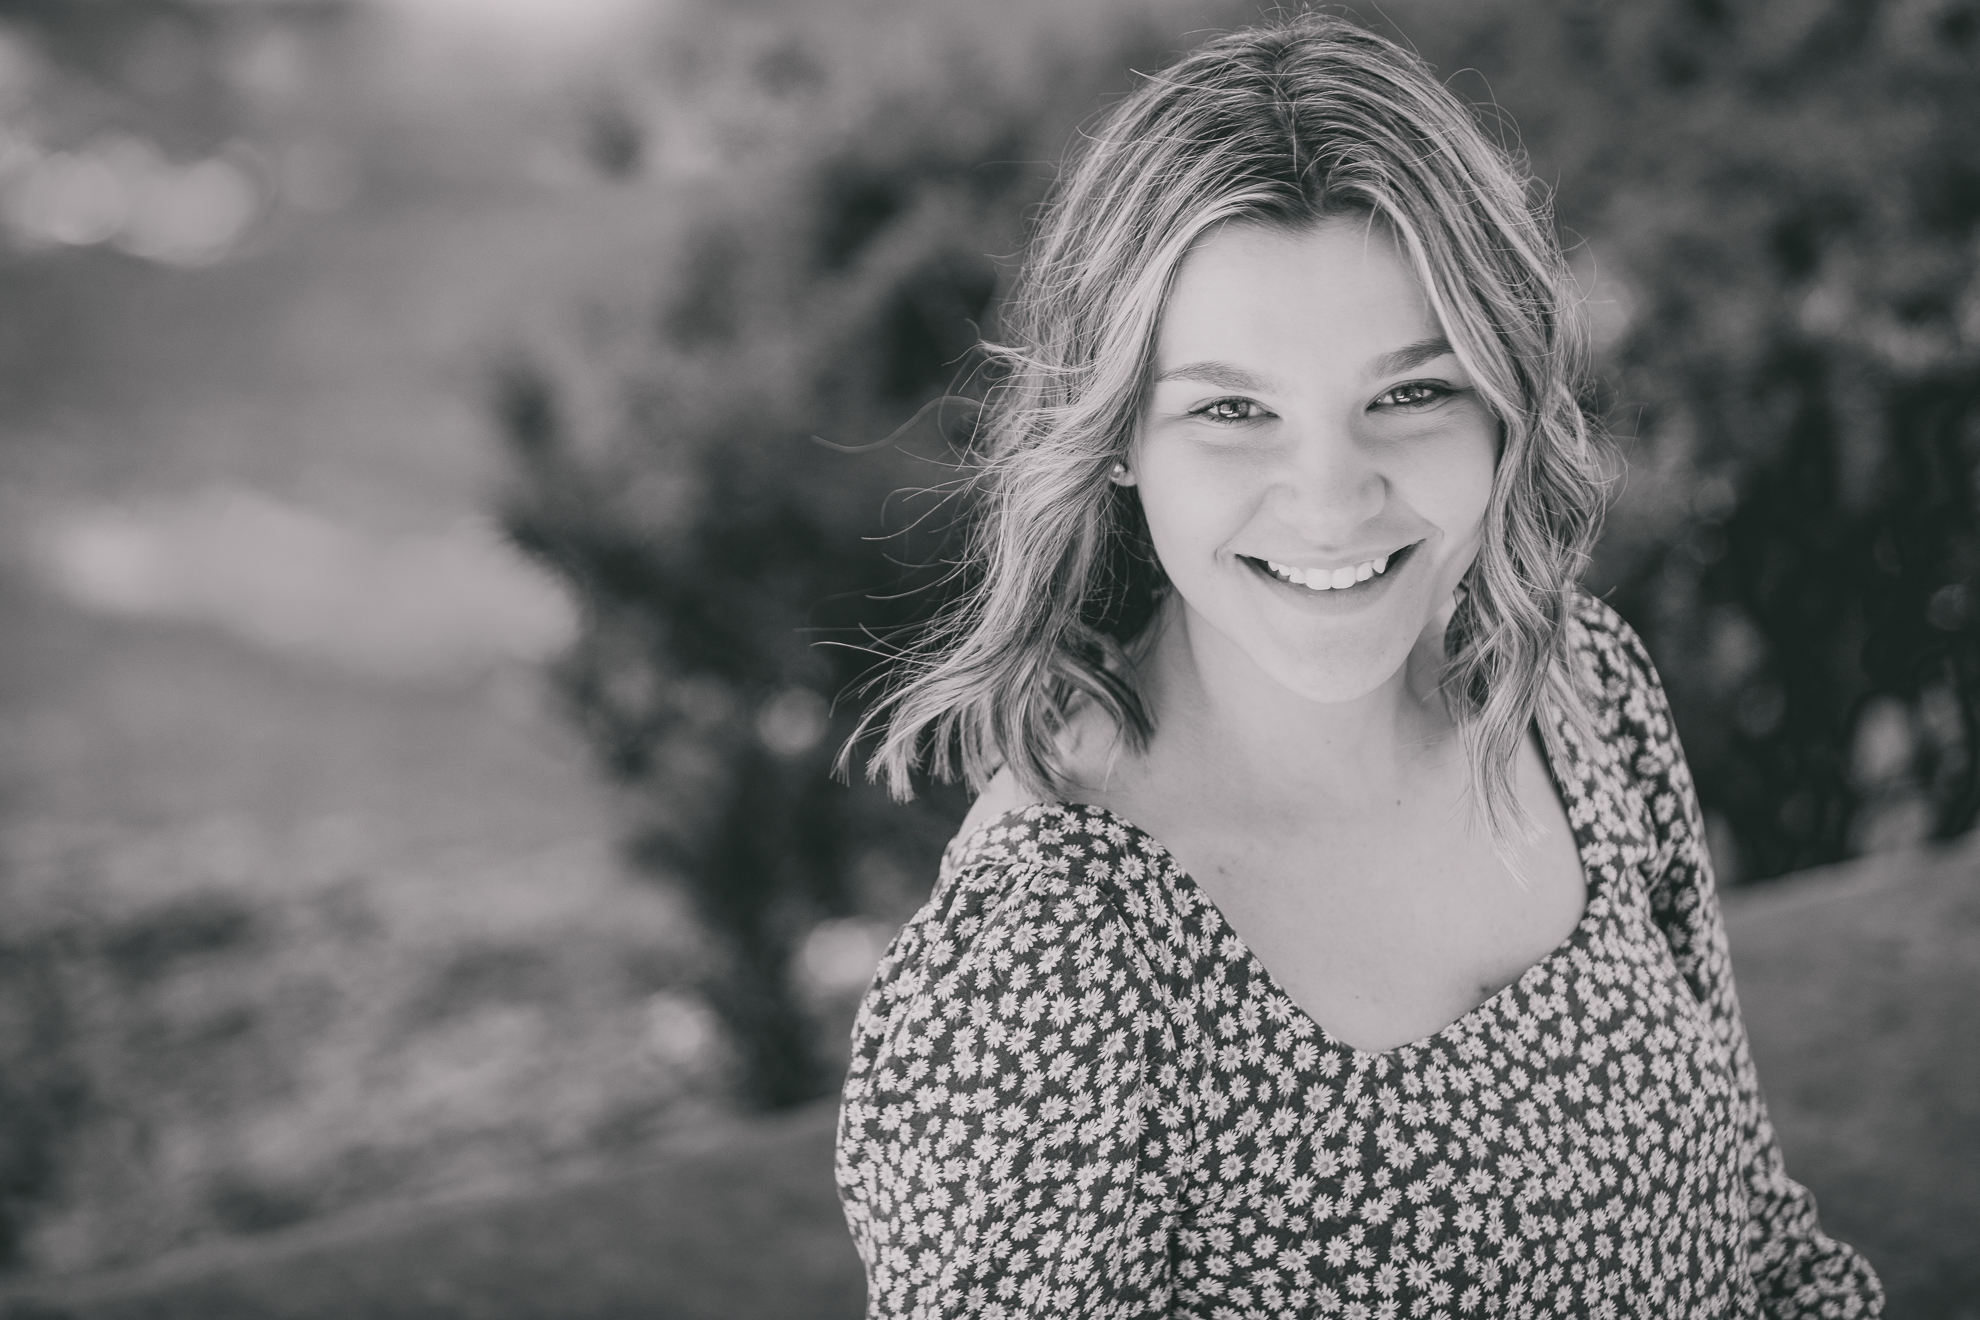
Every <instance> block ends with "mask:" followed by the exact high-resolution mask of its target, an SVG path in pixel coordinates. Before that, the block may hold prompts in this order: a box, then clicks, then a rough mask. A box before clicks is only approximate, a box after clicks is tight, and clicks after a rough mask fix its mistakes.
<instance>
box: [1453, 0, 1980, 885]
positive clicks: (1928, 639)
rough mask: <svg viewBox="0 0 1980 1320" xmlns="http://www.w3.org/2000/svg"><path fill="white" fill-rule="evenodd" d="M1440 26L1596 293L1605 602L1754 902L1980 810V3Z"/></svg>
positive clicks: (1474, 17) (1510, 15) (1680, 6)
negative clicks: (1630, 445) (1648, 660)
mask: <svg viewBox="0 0 1980 1320" xmlns="http://www.w3.org/2000/svg"><path fill="white" fill-rule="evenodd" d="M1458 17H1459V20H1460V21H1459V23H1458V24H1457V30H1456V31H1453V30H1452V29H1451V28H1450V27H1448V26H1437V25H1427V24H1426V25H1425V29H1424V30H1425V31H1426V32H1428V33H1431V34H1434V35H1435V36H1436V37H1437V39H1438V40H1439V41H1440V43H1442V44H1441V45H1440V47H1439V49H1438V52H1437V53H1438V54H1439V58H1440V62H1441V63H1443V64H1444V66H1445V67H1447V68H1464V67H1467V66H1469V67H1471V68H1475V69H1478V70H1482V71H1483V72H1484V74H1485V75H1486V76H1485V81H1486V82H1488V83H1489V84H1490V87H1491V89H1492V91H1493V92H1495V93H1496V94H1497V96H1498V97H1499V99H1500V101H1501V103H1502V104H1504V105H1505V106H1507V107H1508V108H1509V109H1511V110H1512V111H1513V113H1514V115H1515V116H1516V118H1517V121H1518V125H1519V128H1520V130H1521V133H1522V136H1523V138H1524V140H1525V142H1526V144H1527V146H1528V148H1529V149H1530V150H1531V151H1532V153H1533V155H1534V157H1535V159H1536V162H1537V163H1538V164H1539V165H1540V167H1541V174H1542V177H1543V178H1552V179H1558V181H1559V199H1560V205H1561V218H1562V221H1563V223H1564V225H1565V227H1566V228H1567V230H1568V233H1569V237H1570V239H1571V240H1572V239H1576V238H1581V237H1584V236H1585V239H1586V245H1585V246H1584V247H1583V248H1582V249H1581V251H1580V252H1579V253H1578V256H1579V257H1580V258H1581V261H1582V266H1583V268H1584V270H1586V271H1587V272H1588V273H1589V274H1590V276H1591V284H1592V297H1593V298H1594V300H1595V305H1594V308H1593V310H1594V311H1595V312H1596V313H1597V320H1598V323H1601V324H1603V325H1604V326H1605V327H1606V330H1607V334H1608V338H1609V344H1608V376H1609V388H1610V390H1611V391H1612V396H1611V402H1612V404H1613V409H1612V413H1613V417H1614V420H1615V423H1616V425H1617V427H1618V429H1620V430H1622V431H1624V432H1625V433H1628V432H1634V433H1636V434H1637V435H1638V436H1639V437H1640V443H1639V444H1638V445H1636V446H1635V447H1634V453H1633V454H1632V469H1633V471H1632V472H1631V474H1630V475H1629V478H1628V481H1627V486H1626V489H1625V490H1624V492H1623V497H1622V500H1621V503H1620V504H1619V506H1618V509H1617V512H1616V517H1615V519H1614V524H1613V528H1612V533H1611V535H1610V537H1609V541H1608V544H1607V546H1606V547H1605V552H1604V555H1603V558H1602V561H1601V564H1600V568H1599V572H1598V576H1599V577H1600V578H1601V579H1602V585H1605V586H1612V587H1613V588H1614V593H1615V600H1616V603H1617V604H1618V606H1619V607H1620V608H1621V609H1622V610H1623V612H1624V613H1625V615H1627V616H1628V617H1629V618H1630V619H1631V620H1632V622H1634V623H1635V624H1636V625H1637V626H1638V628H1639V629H1641V630H1642V632H1643V633H1644V635H1645V638H1646V640H1647V642H1648V644H1649V645H1650V647H1651V649H1652V651H1653V652H1654V653H1655V656H1656V659H1657V662H1658V665H1659V667H1660V668H1661V670H1662V671H1663V674H1664V677H1665V680H1666V683H1667V684H1668V686H1669V688H1670V690H1671V694H1672V699H1673V702H1674V705H1675V707H1676V713H1677V717H1678V723H1679V725H1680V728H1681V731H1682V734H1683V737H1684V740H1685V745H1686V749H1687V751H1688V753H1689V755H1690V758H1691V761H1692V765H1693V767H1694V769H1695V770H1696V772H1697V776H1698V781H1699V787H1700V791H1701V794H1702V796H1703V798H1704V800H1705V803H1706V805H1707V807H1708V809H1709V810H1710V811H1711V812H1712V813H1713V814H1714V815H1715V816H1716V817H1718V818H1719V819H1721V820H1722V821H1723V822H1724V823H1725V824H1726V825H1727V826H1729V828H1730V832H1731V834H1732V836H1733V837H1734V839H1735V840H1736V843H1737V853H1738V861H1739V863H1740V869H1741V870H1742V871H1743V872H1744V873H1745V874H1746V875H1748V876H1752V877H1757V876H1768V875H1776V874H1779V873H1781V872H1784V871H1788V870H1793V869H1797V868H1800V867H1805V866H1810V865H1814V864H1817V863H1821V862H1826V861H1831V860H1834V859H1836V858H1839V857H1841V856H1844V855H1845V854H1847V853H1849V852H1852V851H1859V850H1862V849H1865V848H1872V847H1878V846H1885V845H1889V844H1895V843H1904V842H1909V841H1912V840H1914V839H1916V838H1918V837H1922V836H1925V835H1931V836H1936V837H1948V836H1951V835H1954V834H1958V833H1960V832H1962V831H1964V830H1966V829H1968V828H1969V827H1970V826H1971V825H1972V824H1973V821H1974V818H1975V814H1976V811H1980V778H1977V777H1976V769H1977V768H1980V767H1976V758H1975V753H1976V751H1977V750H1980V736H1977V735H1980V723H1976V708H1975V701H1976V697H1977V696H1980V617H1977V616H1980V610H1976V608H1975V604H1976V602H1975V598H1974V590H1975V579H1974V574H1975V572H1976V570H1980V539H1976V533H1977V532H1980V528H1976V517H1975V511H1976V495H1977V492H1976V485H1975V483H1976V479H1977V478H1980V466H1976V465H1977V464H1980V279H1976V264H1977V261H1976V259H1980V6H1976V5H1974V4H1972V3H1970V2H1969V0H1907V2H1906V3H1871V2H1867V0H1749V2H1747V3H1732V2H1730V0H1650V2H1649V3H1632V4H1628V5H1622V4H1610V3H1598V2H1595V0H1580V2H1577V3H1567V4H1560V5H1546V6H1538V5H1535V6H1521V5H1500V6H1492V7H1491V13H1490V14H1489V16H1481V15H1480V14H1478V13H1475V12H1471V13H1462V14H1459V15H1458Z"/></svg>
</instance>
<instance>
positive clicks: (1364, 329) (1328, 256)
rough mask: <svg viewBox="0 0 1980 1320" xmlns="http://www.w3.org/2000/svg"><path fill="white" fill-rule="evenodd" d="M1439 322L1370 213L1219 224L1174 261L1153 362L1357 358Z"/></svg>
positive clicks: (1427, 332) (1426, 332) (1420, 334)
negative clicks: (1311, 221)
mask: <svg viewBox="0 0 1980 1320" xmlns="http://www.w3.org/2000/svg"><path fill="white" fill-rule="evenodd" d="M1439 329H1440V327H1439V326H1438V324H1437V320H1436V317H1435V315H1434V314H1433V313H1432V312H1431V309H1430V304H1429V300H1428V299H1426V298H1425V297H1424V295H1423V289H1422V286H1421V284H1420V283H1419V282H1418V280H1417V278H1416V273H1415V271H1414V270H1413V269H1412V268H1411V267H1410V265H1409V262H1408V261H1407V259H1406V258H1405V257H1404V256H1403V254H1402V252H1401V250H1400V249H1399V248H1398V246H1397V244H1396V242H1395V240H1394V238H1393V237H1392V236H1391V235H1390V232H1389V229H1388V227H1387V226H1386V225H1384V224H1381V223H1380V222H1378V221H1373V220H1370V219H1367V218H1364V217H1359V216H1355V217H1343V218H1339V219H1332V220H1325V221H1322V222H1320V223H1318V224H1315V225H1311V226H1305V227H1301V228H1298V229H1287V228H1279V227H1271V226H1266V225H1257V224H1234V225H1226V226H1223V227H1222V228H1219V229H1216V230H1213V231H1212V232H1210V233H1208V234H1206V235H1205V236H1204V237H1203V238H1202V239H1201V240H1200V241H1198V242H1197V244H1196V245H1195V246H1194V247H1192V248H1191V249H1190V252H1189V254H1188V255H1187V256H1186V257H1184V258H1183V262H1182V265H1181V266H1180V267H1179V268H1178V269H1177V271H1176V278H1175V281H1174V283H1173V284H1172V285H1171V287H1170V291H1169V297H1168V300H1167V302H1166V303H1165V304H1164V306H1163V309H1162V319H1161V323H1160V328H1159V330H1158V334H1157V340H1156V350H1155V356H1156V362H1155V366H1156V370H1157V371H1160V370H1163V369H1166V368H1169V367H1173V366H1176V365H1177V364H1179V363H1183V362H1189V361H1196V360H1198V359H1204V358H1216V359H1222V360H1226V361H1233V362H1237V361H1244V362H1245V363H1246V364H1248V365H1264V364H1268V363H1270V362H1272V361H1283V360H1287V359H1293V358H1296V359H1300V360H1302V361H1305V362H1309V363H1310V362H1311V361H1312V360H1313V358H1314V355H1316V354H1318V355H1321V356H1323V357H1324V358H1326V359H1327V360H1330V361H1338V362H1341V363H1343V364H1344V365H1353V366H1359V365H1360V364H1361V363H1362V362H1364V361H1366V360H1368V359H1372V358H1374V357H1377V356H1379V355H1381V354H1382V353H1384V352H1387V351H1389V350H1391V349H1394V348H1398V347H1400V346H1402V345H1405V344H1409V343H1413V342H1416V341H1419V340H1421V339H1424V338H1425V337H1428V336H1431V335H1435V334H1437V333H1438V332H1439Z"/></svg>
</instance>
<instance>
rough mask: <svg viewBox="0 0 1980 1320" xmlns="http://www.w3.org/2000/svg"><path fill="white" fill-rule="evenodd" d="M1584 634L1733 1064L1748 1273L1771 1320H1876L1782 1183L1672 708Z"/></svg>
mask: <svg viewBox="0 0 1980 1320" xmlns="http://www.w3.org/2000/svg"><path fill="white" fill-rule="evenodd" d="M1590 605H1591V609H1592V612H1593V613H1592V617H1590V618H1589V620H1588V621H1589V623H1590V625H1591V630H1592V631H1594V632H1596V633H1598V634H1600V633H1603V632H1607V633H1608V634H1609V639H1610V645H1609V646H1607V647H1605V648H1603V649H1606V650H1607V651H1608V652H1609V654H1608V656H1607V657H1605V663H1604V664H1602V665H1601V666H1600V667H1601V668H1602V669H1603V670H1604V671H1605V672H1604V678H1605V680H1607V682H1608V683H1609V686H1610V695H1611V700H1612V701H1613V702H1615V703H1616V704H1617V705H1618V706H1619V708H1620V714H1621V719H1620V724H1621V729H1620V730H1619V733H1620V734H1621V736H1622V738H1623V739H1624V745H1625V750H1626V752H1627V754H1628V755H1629V757H1630V758H1631V762H1632V767H1633V770H1634V778H1635V781H1636V783H1637V785H1638V787H1639V788H1640V789H1641V791H1642V794H1643V799H1644V804H1645V806H1646V808H1647V810H1648V812H1649V816H1650V827H1651V833H1652V836H1653V839H1654V842H1655V845H1656V852H1655V861H1654V863H1653V865H1652V867H1651V884H1650V902H1651V909H1652V912H1653V914H1654V915H1655V917H1656V920H1657V922H1658V924H1659V925H1660V926H1661V927H1662V928H1663V930H1664V934H1665V936H1666V938H1667V939H1668V940H1669V941H1670V946H1671V951H1672V953H1673V955H1674V956H1675V959H1676V962H1677V966H1678V970H1679V971H1680V972H1681V973H1682V974H1683V976H1684V978H1685V980H1686V981H1687V982H1689V984H1690V986H1691V989H1692V993H1693V994H1695V995H1696V996H1697V998H1698V1002H1699V1003H1700V1004H1701V1005H1702V1006H1703V1007H1704V1008H1705V1010H1706V1012H1707V1014H1708V1015H1709V1017H1710V1019H1711V1022H1712V1026H1713V1029H1714V1031H1716V1032H1717V1034H1718V1036H1719V1038H1720V1040H1721V1041H1722V1042H1723V1043H1724V1045H1725V1047H1726V1050H1727V1053H1728V1055H1729V1056H1730V1058H1731V1060H1732V1066H1733V1073H1734V1084H1735V1087H1736V1090H1737V1105H1738V1122H1739V1125H1740V1135H1739V1144H1740V1151H1741V1159H1742V1161H1743V1163H1744V1166H1745V1185H1746V1190H1747V1197H1748V1205H1747V1214H1748V1221H1747V1229H1746V1244H1745V1245H1746V1267H1747V1270H1748V1271H1749V1273H1750V1274H1751V1276H1752V1278H1753V1281H1754V1284H1755V1286H1756V1288H1757V1289H1758V1291H1759V1294H1760V1298H1761V1303H1762V1306H1763V1308H1764V1309H1765V1312H1766V1314H1767V1315H1768V1316H1769V1317H1771V1318H1772V1320H1789V1318H1790V1317H1794V1318H1799V1317H1845V1316H1846V1317H1857V1316H1879V1315H1882V1314H1883V1309H1884V1293H1883V1287H1882V1285H1881V1284H1879V1282H1878V1280H1877V1276H1876V1274H1875V1272H1873V1271H1872V1270H1871V1268H1870V1265H1869V1262H1868V1261H1866V1260H1864V1259H1863V1257H1862V1256H1861V1255H1859V1254H1858V1253H1857V1252H1856V1251H1854V1250H1853V1249H1851V1248H1850V1247H1848V1246H1846V1245H1844V1244H1843V1243H1840V1242H1837V1241H1835V1240H1834V1239H1832V1238H1830V1237H1829V1236H1827V1235H1826V1234H1824V1233H1823V1232H1822V1229H1821V1226H1820V1225H1819V1224H1818V1223H1817V1222H1816V1218H1815V1198H1814V1196H1813V1195H1812V1194H1811V1193H1810V1192H1809V1191H1808V1189H1807V1188H1805V1187H1803V1186H1802V1185H1801V1184H1800V1183H1797V1182H1795V1181H1794V1180H1793V1179H1792V1178H1790V1177H1788V1175H1787V1170H1786V1168H1785V1167H1784V1166H1783V1164H1782V1161H1781V1150H1780V1143H1779V1142H1778V1141H1777V1140H1776V1138H1775V1135H1774V1128H1773V1124H1772V1123H1771V1122H1769V1121H1768V1118H1767V1104H1766V1101H1765V1099H1764V1098H1763V1097H1762V1095H1761V1091H1760V1082H1759V1078H1758V1076H1757V1075H1756V1074H1755V1071H1754V1067H1753V1055H1752V1051H1751V1050H1750V1049H1749V1048H1748V1044H1747V1037H1746V1028H1745V1025H1744V1024H1743V1023H1742V1022H1741V1020H1740V1013H1739V998H1738V996H1737V995H1736V994H1735V993H1734V990H1733V975H1732V958H1731V954H1730V952H1729V950H1728V947H1727V943H1726V928H1725V923H1724V922H1723V920H1722V919H1721V918H1720V914H1719V900H1718V894H1717V891H1716V889H1715V888H1714V885H1713V880H1712V863H1711V858H1710V855H1709V854H1708V853H1707V852H1706V849H1705V843H1704V839H1705V831H1704V824H1703V819H1702V817H1701V815H1700V812H1699V808H1698V794H1697V792H1696V791H1695V789H1694V788H1693V786H1692V781H1691V770H1690V767H1689V766H1687V765H1686V764H1685V759H1684V752H1683V749H1682V748H1681V747H1680V746H1679V744H1678V737H1677V731H1676V728H1675V726H1674V725H1673V724H1672V722H1671V714H1670V705H1669V702H1668V701H1667V700H1666V698H1665V695H1664V689H1663V685H1662V683H1661V682H1660V681H1659V680H1658V678H1657V673H1656V669H1655V668H1654V667H1653V666H1652V665H1651V663H1650V656H1649V654H1648V652H1646V651H1645V650H1644V648H1643V644H1642V642H1641V640H1640V639H1639V638H1638V637H1637V636H1636V634H1635V632H1634V631H1633V630H1631V628H1630V627H1629V625H1628V624H1627V623H1624V622H1623V621H1622V620H1621V618H1619V617H1618V616H1616V615H1615V614H1614V612H1613V611H1611V610H1609V608H1608V607H1607V606H1605V605H1599V604H1595V603H1593V602H1590Z"/></svg>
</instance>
